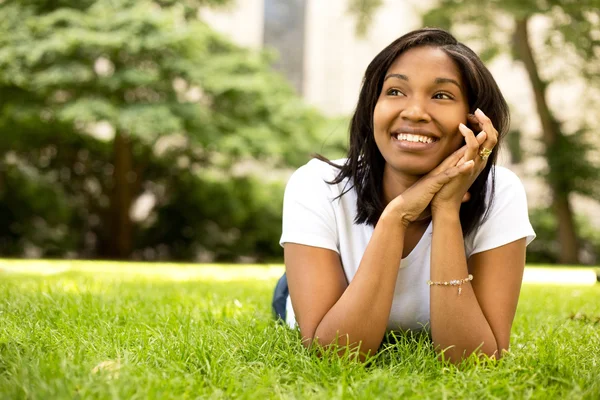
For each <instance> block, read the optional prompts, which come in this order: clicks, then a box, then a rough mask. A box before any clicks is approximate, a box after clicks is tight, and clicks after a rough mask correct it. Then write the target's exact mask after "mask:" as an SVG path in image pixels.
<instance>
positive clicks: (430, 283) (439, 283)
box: [427, 274, 473, 295]
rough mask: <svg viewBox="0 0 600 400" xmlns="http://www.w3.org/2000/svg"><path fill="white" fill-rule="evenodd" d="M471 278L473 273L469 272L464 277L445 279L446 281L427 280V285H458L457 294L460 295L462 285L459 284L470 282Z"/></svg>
mask: <svg viewBox="0 0 600 400" xmlns="http://www.w3.org/2000/svg"><path fill="white" fill-rule="evenodd" d="M472 280H473V275H471V274H469V276H467V277H466V278H464V279H454V280H451V281H446V282H433V281H432V280H428V281H427V284H428V285H429V286H431V285H437V286H458V294H459V295H460V293H461V292H462V287H461V285H462V284H463V283H465V282H470V281H472Z"/></svg>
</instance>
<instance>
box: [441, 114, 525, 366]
mask: <svg viewBox="0 0 600 400" xmlns="http://www.w3.org/2000/svg"><path fill="white" fill-rule="evenodd" d="M475 117H476V121H477V122H478V123H479V125H480V127H481V128H483V129H484V131H485V132H487V135H485V136H486V140H485V142H484V143H483V144H482V146H483V147H484V148H487V149H491V148H494V146H495V145H496V143H497V137H498V133H497V131H496V130H495V128H494V127H493V125H492V123H491V121H490V120H489V118H487V117H486V116H485V115H484V114H483V113H482V112H481V111H479V110H478V111H477V112H476V115H475ZM460 130H461V132H462V133H463V135H464V136H465V140H466V142H467V147H468V150H467V151H466V153H465V158H464V159H465V160H474V161H476V163H475V164H476V168H475V169H474V170H473V174H472V176H471V177H468V176H463V177H461V179H459V180H455V181H453V182H451V183H450V184H449V185H446V186H445V187H444V188H442V189H441V190H440V191H439V192H438V193H437V194H436V196H435V197H434V199H433V200H432V212H433V238H432V248H431V280H433V281H438V282H439V281H441V282H445V281H449V280H454V279H462V278H466V277H467V276H468V273H469V272H471V273H472V274H473V281H472V282H467V283H465V284H463V285H462V294H461V295H460V296H458V293H457V288H456V287H455V286H432V287H431V291H430V300H431V301H430V307H431V309H430V311H431V332H432V337H433V341H434V343H435V344H436V345H437V350H438V351H444V349H447V350H446V351H445V352H444V355H445V356H447V357H448V358H450V359H451V360H452V361H454V362H458V361H460V360H461V358H462V357H463V356H464V355H465V353H466V354H467V355H468V354H470V353H472V352H474V351H476V350H478V351H480V352H482V353H484V354H487V355H489V356H494V357H500V356H501V355H502V350H505V349H508V345H509V337H510V329H511V326H512V322H513V319H514V315H515V311H516V307H517V301H518V298H519V292H520V289H521V280H522V277H523V270H524V268H525V246H526V239H525V238H524V237H523V238H521V239H518V240H515V241H513V242H511V243H508V244H504V245H501V246H498V247H496V248H493V249H491V250H487V251H481V252H479V253H476V254H474V255H473V256H471V258H470V259H469V261H468V266H467V260H466V257H465V254H464V248H465V246H464V240H463V236H462V229H461V225H460V219H459V211H460V203H459V199H460V197H461V196H463V194H464V192H465V191H466V190H467V189H468V187H469V186H470V185H471V184H472V182H473V180H474V179H475V177H476V176H477V174H478V173H479V172H478V171H481V170H482V169H483V167H484V166H485V160H483V159H482V158H481V157H479V156H478V155H477V153H478V151H479V142H478V141H477V140H476V138H475V136H474V134H473V132H472V131H471V130H470V129H468V128H467V127H465V126H464V125H462V126H461V127H460ZM459 163H460V162H459ZM525 204H526V203H523V205H525ZM507 217H508V220H510V213H509V214H508V215H506V216H505V215H504V214H502V213H500V214H497V215H496V216H495V218H507ZM483 232H486V233H483V235H484V237H483V239H485V238H486V237H487V238H488V239H489V238H491V237H492V236H493V235H495V234H497V233H498V232H497V226H496V231H494V229H493V228H492V230H489V228H488V229H484V230H483ZM517 237H518V236H517ZM488 248H489V247H488Z"/></svg>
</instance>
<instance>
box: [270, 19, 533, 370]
mask: <svg viewBox="0 0 600 400" xmlns="http://www.w3.org/2000/svg"><path fill="white" fill-rule="evenodd" d="M482 110H483V111H482ZM508 121H509V115H508V107H507V105H506V102H505V100H504V98H503V96H502V94H501V93H500V90H499V89H498V86H497V84H496V82H495V81H494V79H493V77H492V75H491V74H490V72H489V71H488V70H487V68H486V67H485V66H484V65H483V63H482V62H481V60H480V59H479V58H478V57H477V55H476V54H475V53H474V52H473V51H472V50H470V49H469V48H468V47H466V46H465V45H463V44H461V43H459V42H457V41H456V39H455V38H454V37H453V36H452V35H450V34H449V33H447V32H445V31H443V30H440V29H422V30H418V31H414V32H410V33H408V34H406V35H404V36H402V37H401V38H399V39H398V40H396V41H394V42H393V43H392V44H390V45H389V46H388V47H387V48H385V49H384V50H383V51H382V52H381V53H379V54H378V55H377V56H376V57H375V59H374V60H373V61H372V62H371V63H370V65H369V66H368V68H367V71H366V73H365V78H364V81H363V86H362V89H361V92H360V95H359V99H358V104H357V107H356V111H355V113H354V116H353V118H352V122H351V125H350V148H349V151H348V156H347V158H345V159H342V160H335V161H330V160H327V159H326V158H324V157H322V156H318V157H317V159H314V160H311V161H310V162H309V163H308V164H306V165H305V166H303V167H301V168H300V169H298V170H297V171H296V172H295V173H294V175H293V176H292V177H291V178H290V181H289V182H288V185H287V188H286V192H285V198H284V209H283V231H282V236H281V240H280V243H281V245H282V246H283V247H284V256H285V266H286V275H284V277H282V279H281V280H280V282H279V283H278V285H277V289H276V292H275V298H274V302H273V305H274V310H275V312H276V314H277V315H278V316H279V317H280V318H282V319H285V320H286V322H287V323H288V324H289V325H290V326H292V327H293V326H298V327H299V329H300V333H301V335H302V337H303V343H305V344H306V345H310V344H317V345H321V346H328V345H330V344H332V343H337V344H338V345H344V346H345V345H348V346H350V347H351V348H353V349H358V350H359V352H360V354H361V358H365V357H367V356H368V355H369V354H371V355H372V354H374V353H375V352H376V351H377V349H378V348H379V346H380V345H381V342H382V339H383V337H384V334H385V332H386V331H389V330H406V329H411V330H419V329H423V328H425V329H429V330H430V331H431V337H432V339H433V342H434V344H435V345H436V347H437V349H438V350H439V351H440V352H443V353H444V356H445V357H446V358H447V359H448V358H449V359H451V360H452V361H455V362H456V361H460V360H461V359H462V358H463V357H464V356H465V355H469V354H471V353H474V352H475V353H480V354H487V355H489V356H492V357H500V356H501V355H502V351H503V350H508V347H509V338H510V330H511V326H512V322H513V319H514V315H515V311H516V307H517V302H518V297H519V292H520V288H521V281H522V277H523V269H524V265H525V247H526V245H527V244H528V243H529V242H531V240H533V238H534V237H535V233H534V232H533V229H532V227H531V225H530V223H529V218H528V215H527V200H526V197H525V191H524V189H523V186H522V184H521V182H520V180H519V179H518V178H517V177H516V176H515V175H514V174H513V173H512V172H510V171H509V170H507V169H505V168H501V167H496V166H495V162H496V154H497V152H496V150H495V149H496V147H497V146H498V145H499V144H500V142H501V140H502V137H503V135H504V134H505V132H506V131H507V129H508ZM288 293H289V295H288Z"/></svg>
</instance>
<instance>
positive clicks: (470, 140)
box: [458, 123, 479, 160]
mask: <svg viewBox="0 0 600 400" xmlns="http://www.w3.org/2000/svg"><path fill="white" fill-rule="evenodd" d="M458 129H459V130H460V133H462V135H463V136H464V137H465V142H467V151H466V152H465V160H474V159H475V156H476V155H477V152H478V151H479V142H478V141H477V139H476V138H475V135H474V134H473V131H472V130H470V129H469V128H467V126H466V125H465V124H462V123H461V124H460V125H459V126H458Z"/></svg>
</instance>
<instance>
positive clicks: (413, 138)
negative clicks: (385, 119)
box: [396, 133, 435, 143]
mask: <svg viewBox="0 0 600 400" xmlns="http://www.w3.org/2000/svg"><path fill="white" fill-rule="evenodd" d="M396 139H397V140H404V141H407V142H420V143H433V142H434V141H435V140H433V139H432V138H430V137H428V136H422V135H413V134H412V133H399V134H398V135H396Z"/></svg>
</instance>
